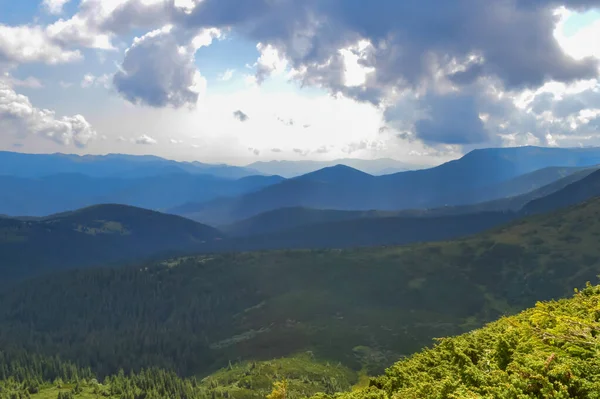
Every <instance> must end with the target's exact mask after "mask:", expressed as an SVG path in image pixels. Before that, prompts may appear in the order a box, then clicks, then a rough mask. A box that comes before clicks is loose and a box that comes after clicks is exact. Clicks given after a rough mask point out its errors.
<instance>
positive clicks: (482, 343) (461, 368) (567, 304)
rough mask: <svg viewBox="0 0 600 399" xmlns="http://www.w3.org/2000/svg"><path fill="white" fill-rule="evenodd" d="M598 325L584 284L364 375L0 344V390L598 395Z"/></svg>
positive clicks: (380, 396) (369, 396)
mask: <svg viewBox="0 0 600 399" xmlns="http://www.w3.org/2000/svg"><path fill="white" fill-rule="evenodd" d="M598 331H600V286H592V285H590V284H589V283H588V285H587V286H586V288H585V289H583V290H581V291H577V290H576V293H575V296H574V297H573V298H571V299H562V300H559V301H551V302H539V303H537V304H536V305H535V307H533V308H530V309H527V310H525V311H523V312H522V313H520V314H518V315H516V316H511V317H504V318H501V319H500V320H498V321H495V322H493V323H490V324H488V325H486V326H485V327H483V328H481V329H478V330H474V331H471V332H469V333H466V334H464V335H460V336H457V337H446V338H441V339H439V340H438V342H437V344H436V345H435V346H434V347H433V348H430V349H424V350H422V351H421V352H419V353H416V354H414V355H412V356H409V357H406V358H404V359H401V360H400V361H398V362H397V363H396V364H394V365H393V366H391V367H389V368H388V369H387V370H386V372H385V374H384V375H382V376H380V377H376V378H373V379H371V380H370V381H365V382H366V383H364V382H362V381H361V382H358V381H357V378H358V377H357V374H356V373H354V372H353V371H351V370H349V369H347V368H344V367H343V366H341V365H334V364H328V363H323V362H319V361H317V360H315V359H314V358H313V357H312V356H311V355H310V354H307V355H302V356H297V357H293V358H288V359H276V360H270V361H264V362H246V363H238V364H235V365H231V364H230V365H229V366H228V367H227V368H224V369H222V370H219V371H217V372H215V373H213V374H212V375H210V376H207V377H205V378H202V379H197V378H195V377H193V378H191V379H181V378H180V377H178V376H177V375H175V374H173V373H170V372H166V371H162V370H159V369H148V370H145V371H142V372H140V373H137V374H133V373H132V374H126V373H123V372H122V371H120V372H118V373H117V374H115V375H112V376H107V377H106V378H104V379H98V377H97V376H96V375H94V373H93V372H92V371H91V370H89V369H82V368H79V367H77V366H75V365H73V364H72V363H68V362H64V361H61V360H59V359H58V358H46V357H43V356H39V355H28V354H25V353H22V352H20V353H10V352H2V351H0V364H2V367H1V368H0V399H14V398H19V399H20V398H32V399H54V398H57V397H58V398H65V399H66V398H81V399H88V398H90V399H91V398H98V397H104V398H112V399H117V398H149V399H158V398H162V399H180V398H187V399H208V398H211V399H212V398H232V399H259V398H264V397H267V398H269V399H278V398H290V399H295V398H304V397H307V396H312V397H313V398H314V399H332V398H336V399H375V398H377V399H387V398H415V399H416V398H505V399H509V398H511V399H512V398H520V399H526V398H532V399H533V398H536V399H537V398H575V399H577V398H581V399H584V398H586V399H594V398H598V397H600V379H599V378H598V376H599V375H600V357H599V356H598V348H599V347H600V334H598ZM357 382H358V383H357ZM353 384H354V386H352V385H353ZM269 392H271V393H270V394H269Z"/></svg>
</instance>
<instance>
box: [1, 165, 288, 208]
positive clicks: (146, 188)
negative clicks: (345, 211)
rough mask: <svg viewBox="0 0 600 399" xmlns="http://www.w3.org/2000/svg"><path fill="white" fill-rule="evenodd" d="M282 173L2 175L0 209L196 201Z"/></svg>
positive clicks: (241, 191) (259, 185)
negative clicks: (226, 175)
mask: <svg viewBox="0 0 600 399" xmlns="http://www.w3.org/2000/svg"><path fill="white" fill-rule="evenodd" d="M282 180H283V178H281V177H279V176H248V177H244V178H241V179H237V180H233V179H225V178H219V177H215V176H212V175H194V174H189V173H172V174H164V175H156V176H149V177H138V178H117V177H90V176H86V175H82V174H57V175H50V176H46V177H40V178H23V177H14V176H0V186H1V187H2V188H3V192H2V195H0V213H4V214H8V215H19V216H27V215H33V216H44V215H48V214H52V213H56V212H63V211H67V210H72V209H78V208H82V207H85V206H90V205H95V204H102V203H119V204H126V205H133V206H139V207H143V208H149V209H166V208H170V207H173V206H176V205H179V204H182V203H186V202H190V201H209V200H211V199H214V198H217V197H220V196H236V195H240V194H244V193H248V192H252V191H255V190H257V189H260V188H263V187H265V186H268V185H271V184H275V183H278V182H280V181H282Z"/></svg>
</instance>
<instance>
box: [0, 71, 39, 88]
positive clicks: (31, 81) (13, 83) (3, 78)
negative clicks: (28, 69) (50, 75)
mask: <svg viewBox="0 0 600 399" xmlns="http://www.w3.org/2000/svg"><path fill="white" fill-rule="evenodd" d="M0 82H4V83H5V84H6V85H8V86H10V87H26V88H28V89H41V88H43V87H44V84H43V83H42V82H40V81H39V80H38V79H37V78H34V77H33V76H29V77H27V78H25V79H18V78H15V77H14V76H12V75H11V74H10V73H8V72H5V73H4V75H0Z"/></svg>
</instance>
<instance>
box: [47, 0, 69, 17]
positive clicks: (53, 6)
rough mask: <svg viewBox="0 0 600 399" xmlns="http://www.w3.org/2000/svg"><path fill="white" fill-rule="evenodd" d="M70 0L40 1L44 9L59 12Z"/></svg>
mask: <svg viewBox="0 0 600 399" xmlns="http://www.w3.org/2000/svg"><path fill="white" fill-rule="evenodd" d="M69 1H71V0H44V2H43V3H42V4H43V5H44V7H45V8H46V10H48V12H49V13H50V14H60V13H62V11H63V7H64V5H65V4H67V3H68V2H69Z"/></svg>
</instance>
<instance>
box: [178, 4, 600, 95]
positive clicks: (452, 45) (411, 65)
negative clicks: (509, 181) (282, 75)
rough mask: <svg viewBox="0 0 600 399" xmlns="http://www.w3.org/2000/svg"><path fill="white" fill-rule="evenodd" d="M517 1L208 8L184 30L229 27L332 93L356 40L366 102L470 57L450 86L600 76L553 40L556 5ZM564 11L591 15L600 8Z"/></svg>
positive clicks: (197, 13)
mask: <svg viewBox="0 0 600 399" xmlns="http://www.w3.org/2000/svg"><path fill="white" fill-rule="evenodd" d="M515 2H516V0H512V1H510V0H509V1H490V2H488V1H480V0H456V1H439V0H405V1H390V0H371V1H369V2H365V1H363V0H329V1H318V0H306V1H303V2H298V1H295V0H279V1H268V0H246V1H244V2H242V3H240V2H239V1H237V0H236V1H234V0H205V1H203V2H202V3H200V4H199V6H198V7H196V9H195V11H194V12H193V13H192V14H191V15H190V16H188V17H186V18H187V23H188V24H202V25H214V26H233V27H235V28H236V29H237V30H239V31H241V32H243V34H245V35H247V36H249V37H250V38H252V39H254V40H257V41H261V42H263V43H266V44H271V45H273V46H274V47H276V48H277V49H278V50H279V51H280V53H281V54H283V55H284V56H285V57H286V58H287V59H288V60H289V61H290V62H291V64H292V66H294V67H305V68H306V73H305V74H304V76H303V79H304V80H305V81H307V82H311V83H315V82H316V83H319V84H322V85H324V86H326V87H331V88H334V89H339V88H340V87H339V82H340V81H341V78H340V76H341V74H342V73H343V68H342V67H340V66H341V64H340V62H339V60H337V58H336V57H337V56H333V57H332V55H334V54H338V53H337V50H338V49H340V48H344V47H347V46H348V45H350V44H351V43H355V42H356V41H357V40H358V39H367V40H370V42H371V43H372V44H373V47H372V48H370V49H368V50H367V52H366V54H365V56H364V57H363V60H362V62H363V63H364V65H365V66H373V67H375V68H376V70H375V72H374V73H373V75H372V79H371V81H370V82H367V84H366V88H370V89H371V96H373V95H377V94H378V93H379V92H378V91H377V90H374V89H376V88H377V87H382V86H389V85H393V86H418V85H419V84H421V83H422V82H423V81H424V80H427V79H429V78H430V77H431V76H432V74H433V73H434V72H435V70H436V67H437V66H439V65H442V66H443V65H446V64H448V63H449V62H450V61H458V62H466V57H467V56H469V55H471V54H477V55H479V56H480V57H481V60H482V61H481V63H480V64H477V65H475V66H472V67H471V68H470V69H467V70H466V71H464V72H458V73H453V74H452V77H453V79H454V80H455V81H460V82H468V81H471V80H473V79H475V78H476V77H478V76H480V75H492V76H496V77H498V78H500V79H501V80H502V81H503V82H504V84H505V85H506V87H509V88H521V87H534V86H539V85H540V84H542V83H543V82H545V81H547V80H549V79H555V80H560V81H572V80H575V79H579V78H589V77H593V76H595V75H596V74H597V69H596V68H597V61H596V60H592V59H586V60H582V61H576V60H574V59H572V58H570V57H568V56H566V55H565V54H564V53H563V52H562V50H561V48H560V47H559V45H558V43H557V42H556V40H555V39H554V36H553V30H554V27H555V22H556V17H555V16H554V15H553V8H554V7H555V6H556V4H557V3H556V2H553V1H541V0H540V1H535V2H526V1H524V0H523V1H518V2H517V4H516V6H515ZM568 4H571V5H573V6H577V7H582V8H589V7H592V6H594V5H600V1H591V0H590V1H583V0H582V1H572V2H568ZM355 91H356V90H355ZM358 94H359V93H355V96H358ZM365 100H366V99H365ZM371 100H373V99H371Z"/></svg>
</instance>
